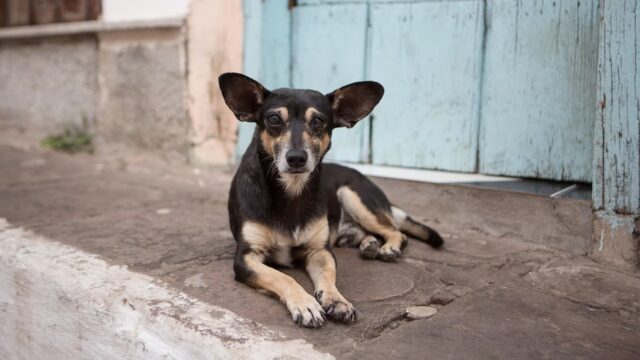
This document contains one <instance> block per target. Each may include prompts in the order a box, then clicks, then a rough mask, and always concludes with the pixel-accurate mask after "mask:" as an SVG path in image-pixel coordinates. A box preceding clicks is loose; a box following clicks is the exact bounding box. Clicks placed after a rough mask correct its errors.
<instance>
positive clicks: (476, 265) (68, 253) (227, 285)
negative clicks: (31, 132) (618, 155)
mask: <svg viewBox="0 0 640 360" xmlns="http://www.w3.org/2000/svg"><path fill="white" fill-rule="evenodd" d="M0 169H2V171H1V172H0V217H2V218H4V219H6V221H7V222H6V223H4V225H3V230H1V232H0V239H1V240H0V241H2V244H0V259H1V263H2V266H3V269H2V274H3V275H0V276H4V277H2V285H3V286H2V287H0V299H2V300H0V304H2V307H0V309H2V310H1V311H0V317H2V318H0V333H1V334H3V335H4V334H10V335H11V336H10V337H6V336H1V337H0V358H5V357H6V358H16V357H17V358H25V357H26V358H29V357H34V356H36V355H43V354H47V352H45V351H46V348H45V347H43V346H41V344H42V343H39V341H49V342H54V343H56V344H60V352H61V353H62V351H63V350H66V351H69V352H73V351H75V353H78V354H84V352H88V353H89V354H91V355H93V356H90V357H93V358H100V357H107V358H110V357H111V356H110V354H111V353H115V354H125V355H126V356H123V357H135V356H141V355H140V354H143V355H144V354H145V353H144V351H145V350H144V349H145V348H147V349H148V351H150V352H149V353H147V354H155V355H158V354H164V355H166V356H167V357H173V358H211V357H215V355H216V354H220V356H221V357H225V356H228V357H235V356H246V357H254V355H255V353H253V351H260V353H258V355H259V356H258V357H262V358H270V357H275V356H278V354H281V355H282V356H291V357H300V354H301V353H300V351H302V354H304V356H303V357H305V358H306V357H311V356H319V357H321V356H326V353H329V354H331V355H333V356H336V357H338V358H348V357H353V358H355V357H358V358H361V357H367V358H389V357H391V356H402V357H403V358H424V357H425V356H427V355H428V356H429V357H431V356H433V357H444V358H469V357H474V358H492V357H493V358H495V357H498V358H505V357H506V358H539V357H552V358H571V357H573V356H572V355H573V354H575V355H576V356H577V355H580V356H582V357H584V358H601V357H602V356H604V355H605V354H615V355H616V356H617V358H637V357H638V356H639V352H638V348H637V346H635V345H634V344H635V342H636V341H637V336H636V334H637V333H638V330H640V320H638V319H640V316H638V315H639V309H638V304H640V284H638V281H637V274H627V273H624V272H620V271H618V270H616V269H612V268H608V267H607V266H605V265H602V264H598V263H596V262H594V261H592V260H590V259H589V258H586V257H584V256H583V254H584V253H585V244H587V243H588V242H589V241H591V236H592V231H593V230H592V227H591V220H590V216H591V210H590V203H589V202H586V201H575V200H567V199H556V200H553V199H548V198H544V197H538V196H532V195H523V194H516V193H508V192H500V191H492V190H483V189H477V188H468V187H462V186H450V185H433V184H426V183H413V182H404V181H398V180H387V179H375V181H376V182H377V183H378V184H379V185H381V186H382V187H383V188H384V189H385V191H386V192H387V193H388V194H389V197H390V198H391V199H392V201H393V202H394V203H395V204H397V205H399V206H401V207H403V208H405V209H406V210H407V211H409V212H410V213H412V214H415V217H417V218H419V219H422V220H424V221H427V222H428V223H429V224H430V225H432V226H433V227H435V228H436V229H438V230H440V231H441V232H442V233H443V235H444V238H445V242H446V243H445V246H444V248H443V249H442V250H440V251H434V250H432V249H431V248H430V247H428V246H427V245H425V244H422V243H418V242H410V244H409V246H408V248H407V250H406V252H405V255H404V257H403V258H402V259H401V261H399V262H398V263H392V264H389V263H382V262H378V261H364V260H361V259H360V258H359V256H358V252H357V251H356V250H354V249H337V250H336V251H335V252H336V257H337V260H338V287H339V288H340V289H341V290H342V291H343V293H344V295H345V296H346V297H347V298H348V299H349V300H351V301H352V302H353V303H354V305H355V306H356V307H357V308H358V309H359V311H360V313H361V315H362V316H361V318H360V319H359V321H358V322H357V323H355V324H354V325H352V326H344V325H341V324H335V323H328V324H326V325H325V326H324V327H323V328H322V329H318V330H308V329H301V328H299V327H297V326H296V325H295V324H294V323H293V322H291V320H290V316H289V314H288V313H287V311H286V309H285V308H284V306H283V305H282V304H280V303H279V302H278V301H277V300H276V299H274V298H271V297H268V296H265V295H263V294H260V293H258V292H256V291H255V290H253V289H251V288H249V287H247V286H245V285H242V284H239V283H237V282H235V281H234V280H233V274H232V257H233V252H234V241H233V239H232V236H231V233H230V232H229V230H228V224H227V214H226V196H227V191H228V186H229V182H230V179H231V176H232V172H231V171H226V170H220V169H219V170H202V169H194V168H188V167H186V166H181V165H175V164H170V163H165V162H162V161H159V160H156V159H152V158H146V157H143V156H140V157H138V158H134V157H131V156H129V157H127V158H108V157H98V156H88V155H76V156H66V155H60V154H56V153H50V152H42V151H39V150H35V149H30V150H24V149H18V148H16V147H15V146H0ZM20 228H22V229H24V230H20ZM16 234H18V235H16ZM33 234H37V235H33ZM283 271H285V272H286V273H288V274H290V275H291V276H293V277H294V278H295V279H296V280H298V281H299V282H300V283H301V284H302V285H303V287H305V289H307V291H312V286H311V283H310V281H309V279H308V277H307V276H306V274H305V273H304V272H303V271H301V270H300V269H295V268H292V269H284V270H283ZM4 274H10V275H4ZM16 274H18V275H16ZM20 274H22V275H20ZM65 274H70V275H68V276H65ZM23 275H24V276H23ZM20 276H23V278H22V279H24V283H25V284H31V285H32V286H31V285H30V286H26V287H25V286H22V285H20V286H17V285H15V284H19V283H21V282H20ZM16 278H18V281H17V282H16ZM5 284H8V285H5ZM20 289H23V290H20ZM30 289H32V290H33V289H37V291H35V290H33V291H32V290H30ZM21 291H22V292H21ZM30 291H31V292H30ZM29 294H33V295H29ZM58 295H60V296H58ZM152 297H157V298H158V299H164V300H162V301H159V302H154V301H153V300H152ZM16 299H23V300H20V301H22V303H20V302H18V301H17V300H16ZM29 299H31V300H29ZM123 299H126V301H123ZM165 300H167V301H165ZM168 301H170V302H168ZM17 304H22V305H21V306H17ZM43 304H44V305H43ZM47 304H50V305H51V306H50V307H49V306H48V305H47ZM423 305H430V306H432V307H435V308H436V309H437V310H438V312H437V313H436V314H435V315H433V316H431V317H430V318H428V319H420V320H414V321H410V319H409V318H407V316H406V310H407V309H408V308H409V307H412V306H423ZM132 307H133V308H135V309H132ZM18 309H21V310H20V311H22V312H21V313H20V315H16V314H18V313H17V312H18ZM154 314H155V315H154ZM234 314H235V315H234ZM72 315H73V316H72ZM220 321H222V322H220ZM136 329H138V330H136ZM223 329H224V331H223ZM209 330H210V331H209ZM70 333H73V334H74V338H73V339H71V337H70V336H69V335H68V334H70ZM529 333H531V334H533V335H531V336H529V335H528V334H529ZM225 334H226V335H229V336H228V337H227V336H226V335H225ZM496 336H498V337H497V338H496ZM58 337H59V339H60V341H56V339H58ZM102 338H104V341H107V340H108V341H109V343H110V344H111V346H112V348H109V349H110V350H108V351H109V352H108V353H106V354H105V351H106V350H105V348H104V347H100V345H99V344H100V343H101V340H100V339H102ZM62 339H65V340H64V341H62ZM83 339H86V340H83ZM488 339H493V340H491V341H489V340H488ZM67 340H68V341H69V342H66V341H67ZM142 344H144V346H143V345H142ZM194 344H195V345H194ZM32 345H33V349H32V348H30V346H32ZM72 345H73V346H76V345H77V347H75V348H74V347H73V346H72ZM311 345H313V348H312V347H311ZM263 346H264V347H263ZM271 346H273V347H274V348H273V349H271ZM78 349H80V350H78ZM141 349H142V350H141ZM199 349H210V350H206V351H205V350H199ZM3 351H4V353H3ZM151 351H153V352H151ZM163 351H164V353H163ZM191 351H193V353H191ZM50 352H51V353H53V350H51V351H50ZM129 352H130V353H129ZM75 353H74V354H75ZM4 354H8V355H6V356H2V355H4ZM22 354H26V355H24V356H23V355H22ZM129 354H130V356H129ZM185 354H186V355H185ZM212 354H213V355H212ZM27 355H28V356H27ZM155 355H148V358H153V357H156V356H155ZM78 356H79V357H80V358H82V357H83V355H78ZM158 356H160V355H158Z"/></svg>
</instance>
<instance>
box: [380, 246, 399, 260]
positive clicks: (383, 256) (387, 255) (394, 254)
mask: <svg viewBox="0 0 640 360" xmlns="http://www.w3.org/2000/svg"><path fill="white" fill-rule="evenodd" d="M401 255H402V250H401V249H400V246H396V245H392V244H389V243H386V244H384V245H382V247H381V248H380V250H378V259H380V260H382V261H396V260H397V259H398V258H399V257H400V256H401Z"/></svg>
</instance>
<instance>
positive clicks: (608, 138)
mask: <svg viewBox="0 0 640 360" xmlns="http://www.w3.org/2000/svg"><path fill="white" fill-rule="evenodd" d="M599 35H600V37H599V49H598V74H597V75H598V76H597V94H598V95H597V96H598V99H597V101H598V106H597V111H596V122H595V124H596V127H595V133H594V135H595V139H594V174H593V209H594V218H595V229H594V241H593V247H592V249H591V255H592V256H594V257H596V258H598V259H600V260H604V261H607V262H611V263H615V264H617V265H620V266H622V267H624V268H626V269H627V270H634V271H638V270H639V269H640V0H631V1H620V0H600V34H599Z"/></svg>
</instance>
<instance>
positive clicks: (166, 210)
mask: <svg viewBox="0 0 640 360" xmlns="http://www.w3.org/2000/svg"><path fill="white" fill-rule="evenodd" d="M156 214H158V215H167V214H171V209H158V210H156Z"/></svg>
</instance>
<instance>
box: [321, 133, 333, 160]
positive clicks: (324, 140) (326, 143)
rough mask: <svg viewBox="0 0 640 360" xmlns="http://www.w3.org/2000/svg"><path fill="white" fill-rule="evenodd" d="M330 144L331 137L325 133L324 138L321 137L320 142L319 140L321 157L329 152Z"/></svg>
mask: <svg viewBox="0 0 640 360" xmlns="http://www.w3.org/2000/svg"><path fill="white" fill-rule="evenodd" d="M330 143H331V136H329V134H328V133H325V134H324V136H323V137H322V140H320V150H321V152H322V154H323V155H324V154H325V153H326V152H327V151H328V150H329V144H330Z"/></svg>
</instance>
